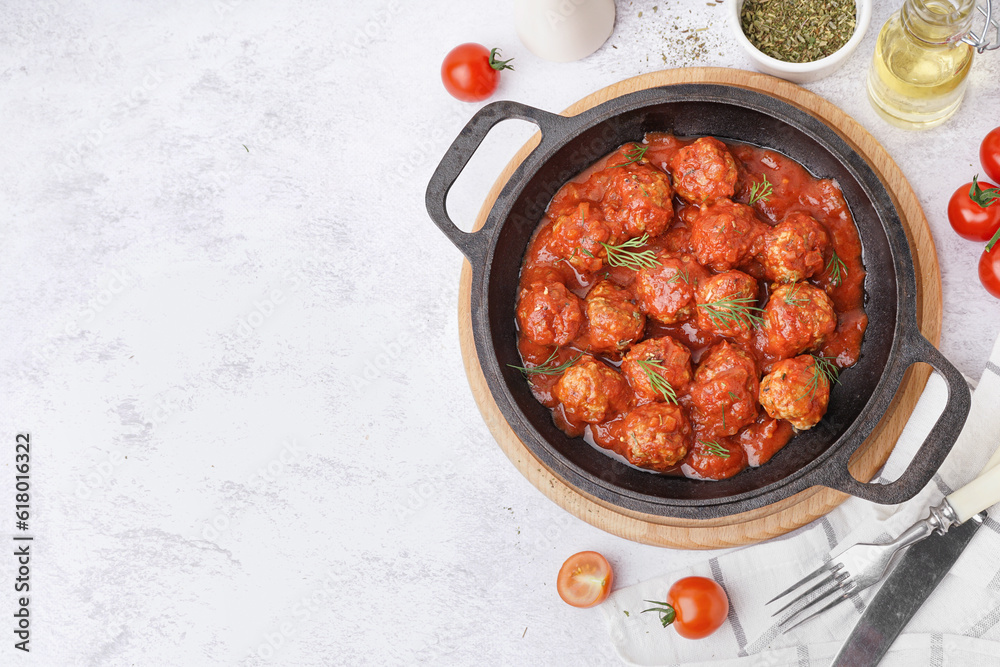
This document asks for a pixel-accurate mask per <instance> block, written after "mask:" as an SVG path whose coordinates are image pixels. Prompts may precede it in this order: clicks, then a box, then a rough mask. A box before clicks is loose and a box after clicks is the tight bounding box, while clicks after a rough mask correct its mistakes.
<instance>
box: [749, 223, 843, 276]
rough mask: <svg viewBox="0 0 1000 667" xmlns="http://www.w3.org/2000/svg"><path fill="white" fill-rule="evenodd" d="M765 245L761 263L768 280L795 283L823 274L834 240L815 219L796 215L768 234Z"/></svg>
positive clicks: (762, 245) (764, 239) (763, 244)
mask: <svg viewBox="0 0 1000 667" xmlns="http://www.w3.org/2000/svg"><path fill="white" fill-rule="evenodd" d="M761 241H762V242H761V244H760V246H761V249H760V255H759V259H760V262H761V264H763V265H764V275H766V276H767V278H768V280H771V281H774V282H778V283H795V282H799V281H802V280H805V279H806V278H810V277H812V276H814V275H816V274H817V273H820V272H821V271H822V270H823V266H824V264H823V252H824V251H825V250H826V246H827V245H828V244H829V243H830V237H829V235H828V234H827V233H826V229H824V228H823V225H821V224H819V223H818V222H817V221H816V220H815V219H814V218H813V217H812V216H809V215H806V214H805V213H792V214H790V215H788V216H787V217H786V218H785V219H784V220H783V221H782V222H781V224H779V225H776V226H775V227H772V228H771V229H769V230H768V231H767V232H765V234H764V237H763V239H762V240H761Z"/></svg>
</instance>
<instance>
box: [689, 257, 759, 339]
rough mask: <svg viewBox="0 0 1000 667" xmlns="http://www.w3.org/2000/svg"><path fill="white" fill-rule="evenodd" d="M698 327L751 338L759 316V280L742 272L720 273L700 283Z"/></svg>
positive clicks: (723, 334)
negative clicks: (751, 331) (754, 324)
mask: <svg viewBox="0 0 1000 667" xmlns="http://www.w3.org/2000/svg"><path fill="white" fill-rule="evenodd" d="M696 298H697V301H698V327H699V328H701V329H704V330H705V331H712V332H715V333H717V334H719V335H720V336H733V337H737V336H740V337H747V336H748V335H749V334H750V329H751V327H752V326H753V323H754V321H755V320H757V318H758V313H759V309H758V308H757V281H756V280H754V279H753V278H752V277H750V276H748V275H747V274H745V273H743V272H741V271H727V272H726V273H718V274H716V275H714V276H712V277H711V278H708V279H707V280H705V281H703V282H702V283H701V284H700V285H698V290H697V292H696Z"/></svg>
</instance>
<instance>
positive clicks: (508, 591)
mask: <svg viewBox="0 0 1000 667" xmlns="http://www.w3.org/2000/svg"><path fill="white" fill-rule="evenodd" d="M654 4H655V5H657V7H658V9H657V11H656V12H654V11H653V9H652V7H653V5H654ZM877 4H878V5H879V6H877V7H876V13H875V17H874V19H873V30H872V32H871V33H870V34H869V36H868V38H867V39H866V40H865V43H864V44H863V45H862V46H861V48H860V49H859V51H858V53H857V54H856V55H855V56H854V57H853V58H852V59H851V61H850V62H849V63H848V64H847V65H846V67H845V68H844V69H843V70H842V71H841V72H839V73H838V74H837V75H835V77H834V78H832V79H828V80H825V81H822V82H819V83H817V84H813V85H812V86H810V87H811V88H812V89H813V90H815V91H816V92H819V93H820V94H822V95H824V96H826V97H828V98H830V99H831V100H833V101H834V102H836V103H837V104H839V105H841V106H842V107H843V108H844V109H845V110H846V111H847V112H848V113H850V114H851V115H853V116H854V117H855V118H857V119H858V120H859V121H860V122H861V123H862V124H863V125H865V126H866V127H867V128H869V129H870V130H871V131H872V132H873V133H874V134H875V136H876V137H877V138H878V139H879V140H880V141H882V142H883V144H884V145H885V146H886V148H887V149H888V150H889V152H890V153H891V154H892V155H893V156H895V157H896V159H897V160H898V162H899V163H900V165H901V166H902V168H903V170H904V171H905V172H906V174H907V176H908V177H909V178H910V180H911V182H912V183H913V186H914V188H915V189H916V191H917V194H918V195H919V196H920V199H921V201H922V203H923V205H924V207H925V209H926V211H927V214H928V217H929V218H930V220H931V225H932V228H933V232H934V237H935V240H936V242H937V245H938V252H939V255H940V258H941V264H942V273H943V276H944V296H945V335H944V339H943V341H942V348H943V350H944V352H945V353H946V354H947V355H948V356H949V357H951V358H952V359H953V360H954V361H955V362H956V364H957V365H958V366H959V368H961V369H962V370H963V371H964V372H966V373H967V374H970V375H975V376H978V374H979V371H980V370H981V367H982V363H983V361H984V360H985V359H986V357H987V354H988V346H989V344H990V342H991V341H992V340H993V339H994V338H995V337H996V334H997V331H998V329H1000V308H998V307H997V306H998V303H997V301H995V300H993V299H991V298H990V297H989V296H988V295H986V293H985V292H984V291H983V290H982V289H981V288H980V286H979V283H978V280H977V278H976V269H975V263H976V260H977V258H978V249H977V247H976V246H975V244H971V243H968V242H965V241H963V240H962V239H960V238H958V237H956V236H954V235H953V234H952V233H951V230H950V228H949V227H948V223H947V220H946V218H945V216H944V207H945V204H946V202H947V198H948V196H949V195H950V193H951V191H952V190H953V189H954V188H955V187H956V186H957V185H959V184H961V183H962V182H964V181H966V180H968V179H969V178H970V177H971V176H972V174H973V173H975V172H976V171H977V169H978V165H977V164H976V162H977V159H976V155H977V153H976V151H977V147H978V142H979V139H980V137H981V136H982V135H984V134H985V133H986V132H987V131H988V130H989V129H991V128H992V127H993V126H994V125H996V124H997V122H998V119H997V115H996V112H995V109H997V108H998V107H1000V93H998V86H997V83H996V82H997V81H998V80H1000V67H998V63H1000V60H998V58H1000V56H996V55H993V56H986V57H983V58H982V59H981V61H980V62H978V63H977V65H976V67H975V71H974V72H973V75H972V77H973V81H972V87H971V90H970V94H969V96H968V99H967V101H966V103H965V106H964V107H963V108H962V110H961V112H960V113H959V115H958V116H957V117H956V118H955V119H954V120H953V121H952V122H951V123H950V124H948V125H947V126H945V127H943V128H941V129H939V130H935V131H932V132H928V133H926V134H909V133H905V132H902V131H899V130H895V129H893V128H890V127H889V126H887V125H885V124H884V123H882V122H881V121H880V120H878V119H876V118H875V116H874V114H873V112H872V111H871V110H870V109H869V107H868V103H867V101H866V99H865V96H864V94H863V87H862V86H863V79H864V75H865V71H866V67H867V62H868V57H869V55H870V53H871V51H872V45H873V41H874V36H875V31H876V29H877V27H878V26H879V25H881V23H882V22H883V21H884V20H885V18H886V17H887V15H888V12H889V8H888V7H885V6H884V5H885V4H895V3H877ZM509 5H510V3H509V2H501V3H496V4H493V3H471V2H469V3H459V2H449V3H445V2H435V3H410V2H403V1H402V0H386V1H385V2H372V3H367V2H366V3H348V2H346V1H344V0H335V2H334V3H332V4H331V3H327V2H318V1H313V2H309V1H295V2H288V3H265V2H259V1H254V0H247V1H245V2H240V1H239V0H218V1H215V2H193V1H183V2H175V3H168V4H162V3H161V4H151V3H143V4H142V5H136V4H134V3H126V2H123V1H122V0H105V1H102V2H97V1H95V0H89V1H87V2H81V3H69V2H60V1H53V2H50V3H42V4H40V5H38V6H35V7H30V5H29V3H9V6H7V7H5V10H4V19H3V21H2V22H0V46H2V48H0V87H2V90H3V94H2V98H0V110H2V116H0V117H2V119H3V122H4V127H5V130H6V133H5V142H4V150H3V152H2V153H0V175H2V180H0V204H2V208H0V210H2V211H3V218H4V224H3V227H2V232H0V233H2V237H0V239H2V242H3V246H4V248H5V252H4V261H3V263H2V264H0V307H2V310H3V314H4V317H3V323H2V333H3V340H4V346H3V352H2V357H0V359H2V361H0V363H2V368H3V376H4V382H3V386H2V389H0V405H2V406H3V410H2V413H0V425H2V429H0V439H2V440H3V441H5V442H7V443H8V444H7V445H5V446H4V447H2V448H0V452H2V453H0V517H2V518H0V535H8V536H9V535H10V532H11V531H12V530H13V525H12V524H13V517H12V516H11V515H12V510H13V507H12V504H13V491H12V486H13V479H12V476H13V471H12V470H11V463H12V461H13V441H14V435H15V434H16V433H17V432H18V431H30V432H31V433H32V438H33V441H34V451H33V496H32V504H33V508H32V509H33V512H34V517H33V521H32V532H33V533H34V534H35V536H36V542H35V543H34V549H35V552H34V561H33V563H32V567H33V569H32V601H31V609H32V612H33V616H32V619H33V632H34V634H33V637H32V644H31V646H32V653H31V655H30V657H28V656H23V655H21V654H20V652H17V651H14V650H13V648H12V646H11V644H12V643H13V640H12V638H11V636H10V633H9V631H8V632H7V633H6V634H4V635H2V637H5V639H3V641H2V643H0V664H21V663H24V664H28V663H29V661H30V662H31V663H33V664H39V665H91V664H95V665H96V664H100V665H104V664H110V665H132V664H135V665H154V664H178V665H182V664H183V665H192V664H207V663H219V664H248V665H256V664H287V665H292V664H295V665H320V664H360V663H366V664H379V665H380V664H395V663H411V662H416V661H425V662H428V663H431V664H473V663H485V664H607V663H608V662H610V661H613V660H614V658H613V654H612V652H611V647H610V644H609V642H608V640H607V637H606V632H605V628H604V622H603V620H601V614H600V613H599V612H598V611H597V610H588V611H580V610H575V609H571V608H569V607H566V606H565V605H563V604H562V603H561V602H560V601H559V600H558V597H557V596H556V594H555V590H554V581H555V573H556V571H557V569H558V567H559V564H560V563H561V562H562V560H563V559H564V558H565V557H566V556H568V555H569V554H571V553H574V552H575V551H578V550H581V549H596V550H599V551H602V552H604V553H605V554H606V555H608V557H609V558H610V559H611V560H612V562H613V564H614V565H615V567H616V573H617V577H618V581H619V582H621V583H622V584H629V583H635V582H637V581H640V580H642V579H646V578H649V577H652V576H654V575H656V574H658V573H661V572H663V571H666V570H667V569H674V568H676V567H679V566H682V565H685V564H687V563H691V562H694V561H695V560H699V559H701V558H703V557H704V554H692V553H685V552H677V551H670V550H663V549H656V548H651V547H643V546H639V545H635V544H632V543H629V542H626V541H624V540H621V539H618V538H615V537H612V536H610V535H607V534H604V533H602V532H601V531H598V530H597V529H594V528H592V527H590V526H588V525H586V524H584V523H583V522H581V521H578V520H576V519H575V518H572V517H570V516H569V515H568V514H566V513H565V512H563V511H562V510H560V509H559V508H558V507H556V506H555V505H554V504H552V503H551V502H549V501H548V500H546V499H545V498H544V497H543V496H542V495H541V494H540V493H538V492H537V491H536V490H535V489H534V488H533V487H531V486H530V485H529V484H528V482H526V481H525V480H524V479H523V478H522V477H521V476H520V475H519V474H518V473H517V472H516V470H515V469H514V467H513V466H512V465H511V464H510V463H509V462H508V461H507V460H506V459H505V458H504V456H503V454H502V453H501V452H500V451H499V449H498V448H497V447H496V446H495V444H494V443H493V442H492V440H491V438H490V436H489V434H488V432H487V430H486V428H485V427H484V425H483V424H482V422H481V420H480V418H479V416H478V413H477V411H476V408H475V405H474V404H473V401H472V397H471V395H470V393H469V391H468V388H467V385H466V382H465V377H464V373H463V370H462V364H461V359H460V354H459V348H458V334H457V325H456V317H455V303H456V299H457V279H458V270H459V266H460V256H459V254H458V252H457V251H456V250H455V249H454V248H453V247H451V245H450V244H449V243H448V242H447V240H446V239H445V238H444V237H443V236H442V235H441V234H440V233H439V232H438V231H437V230H436V229H435V228H434V227H433V226H432V224H431V223H430V221H429V220H428V218H427V216H426V214H425V212H424V210H423V191H424V187H425V185H426V182H427V179H428V177H429V175H430V173H431V171H432V170H433V168H434V166H435V164H436V161H437V159H438V158H439V157H440V156H441V154H442V153H443V151H444V149H445V148H446V146H447V145H448V143H449V142H450V141H451V139H452V138H453V137H454V135H455V134H456V133H457V132H458V130H459V129H460V128H461V126H462V125H463V124H464V123H465V121H466V120H468V118H469V117H470V116H471V115H472V113H474V112H475V110H476V108H477V107H478V105H469V104H464V103H460V102H457V101H454V100H452V99H451V98H450V97H448V96H447V95H446V94H445V92H444V90H443V89H442V87H441V86H440V83H439V81H438V68H439V66H440V61H441V58H442V57H443V55H444V53H445V52H446V51H447V50H448V49H449V48H451V46H453V45H455V44H458V43H460V42H464V41H477V42H481V43H484V44H489V45H498V46H501V47H502V48H503V53H504V56H505V57H515V58H516V60H515V65H516V66H517V71H516V72H507V73H505V74H504V81H503V84H502V87H501V90H500V91H499V94H498V96H497V97H498V99H499V98H508V99H516V100H519V101H522V102H525V103H527V104H531V105H535V106H538V107H541V108H545V109H549V110H560V109H563V108H565V107H566V106H568V105H569V104H570V103H572V102H573V101H575V100H577V99H579V98H580V97H583V96H584V95H586V94H587V93H589V92H591V91H593V90H595V89H598V88H600V87H603V86H605V85H607V84H610V83H613V82H615V81H617V80H620V79H623V78H626V77H630V76H633V75H636V74H640V73H643V72H650V71H654V70H656V69H659V68H662V67H673V66H683V65H722V66H732V67H745V66H747V62H746V61H745V59H744V57H743V55H742V54H741V53H740V52H738V51H737V50H736V49H735V47H734V46H733V45H731V44H730V43H729V37H728V32H727V31H728V28H727V26H726V25H725V23H724V13H723V9H722V8H721V7H708V6H706V3H705V2H703V1H696V0H684V1H681V0H654V1H653V2H635V3H628V2H619V3H618V7H619V18H618V25H617V26H616V29H615V34H614V35H613V36H612V38H611V40H610V42H609V43H608V45H606V46H605V47H604V48H603V49H601V50H600V51H598V52H597V53H596V54H594V55H593V56H592V57H590V58H588V59H586V60H584V61H582V62H578V63H572V64H567V65H556V64H551V63H545V62H542V61H540V60H538V59H537V58H535V57H534V56H532V55H531V54H530V53H528V52H527V51H526V49H524V48H523V47H522V46H521V45H520V44H519V43H518V41H517V38H516V36H515V34H514V29H513V25H512V21H511V20H510V16H509V14H510V6H509ZM639 11H643V17H642V18H639V17H638V13H639ZM675 26H676V28H675ZM702 27H704V28H707V30H705V31H703V32H700V33H697V34H698V35H700V36H701V39H702V40H703V41H704V42H705V43H706V44H707V48H706V49H704V50H703V51H699V52H698V53H695V50H694V49H692V47H691V42H692V41H693V40H686V41H685V40H683V37H684V36H685V35H687V34H690V33H680V32H679V31H680V30H682V29H690V28H702ZM612 45H614V46H612ZM614 47H617V48H614ZM531 132H532V127H531V126H529V125H527V124H521V123H506V124H504V125H503V126H501V127H500V128H498V129H497V130H496V131H495V132H494V133H493V135H491V137H490V139H489V140H488V141H487V143H486V144H485V145H484V147H483V150H482V151H481V152H480V154H479V155H477V158H476V159H475V160H474V161H473V163H472V165H471V167H470V169H469V170H468V171H467V173H466V174H465V175H464V176H463V178H462V179H461V181H460V183H459V185H458V187H457V188H456V191H455V192H454V196H453V198H452V202H451V203H452V207H451V208H452V211H453V214H454V215H455V217H456V218H459V219H463V220H471V218H472V217H473V215H474V213H475V210H476V209H477V208H478V204H479V202H480V201H481V200H482V197H483V195H484V194H485V192H486V190H487V189H488V187H489V185H490V184H491V183H492V181H493V179H494V178H495V176H496V174H497V173H498V171H499V169H500V168H501V166H502V165H503V164H504V163H505V162H506V160H507V159H508V158H509V157H510V155H512V154H513V153H514V151H515V150H516V147H517V146H519V145H520V144H521V143H522V142H523V140H524V139H526V138H527V137H528V136H529V135H530V134H531ZM244 145H245V146H246V149H244ZM247 322H249V324H246V323H247ZM258 471H263V473H262V474H261V472H258ZM4 539H9V537H8V538H4ZM2 552H3V553H8V549H6V548H5V549H3V550H2ZM13 572H14V562H13V557H11V556H9V555H8V556H0V591H5V592H3V593H0V614H3V615H5V616H6V615H7V614H8V613H13V609H14V593H13V592H12V590H11V586H12V580H13V577H14V574H13ZM7 618H10V617H9V616H7ZM5 627H6V626H5ZM26 657H28V659H27V660H25V658H26ZM719 657H720V658H721V657H725V656H719Z"/></svg>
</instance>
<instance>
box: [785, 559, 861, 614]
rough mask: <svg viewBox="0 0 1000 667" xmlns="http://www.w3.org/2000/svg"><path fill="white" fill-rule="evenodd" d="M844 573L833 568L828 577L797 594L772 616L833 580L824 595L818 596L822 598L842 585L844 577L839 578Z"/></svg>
mask: <svg viewBox="0 0 1000 667" xmlns="http://www.w3.org/2000/svg"><path fill="white" fill-rule="evenodd" d="M842 575H843V576H846V573H839V572H838V571H837V570H836V569H833V570H831V572H830V574H829V575H828V576H827V577H825V578H824V579H823V580H822V581H820V582H819V583H818V584H816V585H815V586H813V587H812V588H810V589H809V590H807V591H805V592H804V593H801V594H799V595H796V596H795V597H794V598H792V599H791V600H790V601H789V602H788V603H787V604H786V605H785V606H784V607H782V608H781V609H779V610H778V611H776V612H774V613H773V614H771V617H772V618H773V617H775V616H777V615H778V614H780V613H781V612H783V611H785V610H786V609H788V608H789V607H791V606H792V605H794V604H795V603H797V602H799V601H801V600H805V599H806V598H808V597H809V595H810V594H811V593H812V592H814V591H815V590H817V589H818V588H822V587H824V586H827V585H829V584H830V583H831V582H832V583H833V586H830V589H829V590H827V591H824V592H823V594H822V595H819V596H817V599H821V598H824V597H826V596H827V595H829V594H830V591H833V590H836V589H837V587H839V586H840V582H841V581H842V580H843V579H842V578H838V577H841V576H842ZM813 602H815V600H813V601H812V602H810V603H809V604H810V605H811V604H812V603H813ZM806 606H809V605H806ZM802 609H805V607H803V608H802ZM800 611H801V610H800Z"/></svg>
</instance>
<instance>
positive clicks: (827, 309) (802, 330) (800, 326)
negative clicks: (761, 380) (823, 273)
mask: <svg viewBox="0 0 1000 667" xmlns="http://www.w3.org/2000/svg"><path fill="white" fill-rule="evenodd" d="M763 328H764V332H765V333H766V335H767V351H768V353H770V354H771V355H772V356H774V357H777V358H779V359H787V358H788V357H794V356H796V355H797V354H801V353H802V352H805V351H807V350H812V349H815V348H817V347H819V346H820V345H822V344H823V341H824V340H825V339H826V337H827V336H829V335H830V334H831V333H833V332H834V330H836V328H837V313H836V312H835V311H834V309H833V302H832V301H830V297H828V296H827V295H826V292H824V291H823V290H821V289H819V288H818V287H813V286H812V285H810V284H808V283H793V284H791V285H782V286H780V287H778V288H777V289H776V290H774V291H773V292H771V298H770V299H769V300H768V302H767V305H766V306H764V324H763Z"/></svg>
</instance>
